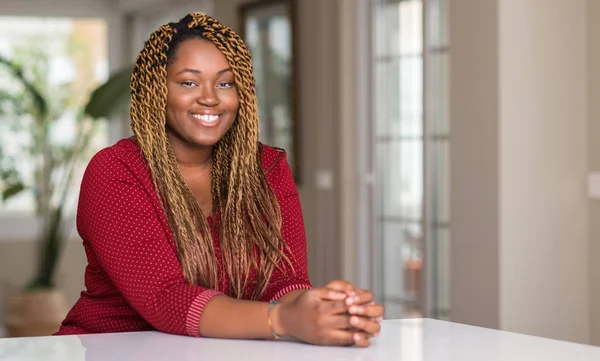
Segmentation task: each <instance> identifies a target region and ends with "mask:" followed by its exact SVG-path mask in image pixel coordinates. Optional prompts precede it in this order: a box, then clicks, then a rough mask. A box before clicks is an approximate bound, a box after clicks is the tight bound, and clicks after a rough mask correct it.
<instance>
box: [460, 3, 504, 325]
mask: <svg viewBox="0 0 600 361" xmlns="http://www.w3.org/2000/svg"><path fill="white" fill-rule="evenodd" d="M450 27H451V29H450V44H451V46H450V120H451V124H450V129H451V130H452V150H451V152H450V155H451V156H450V174H451V179H450V185H451V187H450V206H451V209H450V214H451V215H452V230H451V232H452V233H451V240H450V247H451V249H450V308H451V315H450V317H451V319H452V320H455V321H458V322H463V323H467V324H473V325H478V326H484V327H491V328H499V327H500V318H499V317H500V315H499V312H500V309H499V307H500V306H499V302H500V299H499V292H500V291H499V277H500V276H499V258H498V251H499V242H500V239H499V237H500V234H499V209H498V202H499V179H498V178H499V154H498V153H499V149H498V143H499V139H498V128H499V125H498V123H499V111H498V107H499V96H498V92H499V89H498V88H499V79H498V43H497V40H496V39H497V38H498V19H497V7H496V2H495V1H470V0H452V1H450ZM474 29H476V30H474Z"/></svg>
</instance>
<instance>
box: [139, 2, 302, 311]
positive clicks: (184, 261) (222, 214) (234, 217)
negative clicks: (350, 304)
mask: <svg viewBox="0 0 600 361" xmlns="http://www.w3.org/2000/svg"><path fill="white" fill-rule="evenodd" d="M191 38H202V39H205V40H208V41H211V42H212V43H213V44H215V45H216V46H217V48H218V49H219V50H220V51H221V52H222V53H223V55H225V57H226V58H227V62H228V63H229V66H230V67H231V69H232V71H233V75H234V80H235V84H236V86H237V89H238V98H239V109H238V114H237V118H236V120H235V121H234V123H233V125H232V127H231V129H230V130H229V131H228V132H227V133H226V134H225V136H224V137H223V138H222V139H221V140H219V142H218V143H217V144H215V146H214V147H213V168H212V197H213V208H216V210H217V211H216V212H213V215H212V216H213V217H214V219H213V225H215V224H216V225H217V230H218V234H219V240H220V247H221V250H222V255H223V263H224V265H225V269H226V271H227V275H228V278H229V281H230V282H229V284H230V290H229V291H230V293H231V294H232V295H233V296H234V297H237V298H243V297H245V296H246V297H251V298H252V299H257V298H258V297H259V296H260V295H261V294H262V293H263V292H264V291H265V289H266V288H267V285H268V283H269V280H270V278H271V275H272V273H273V271H274V270H275V269H276V268H279V269H281V270H282V271H284V269H285V268H287V267H288V266H289V267H290V268H291V269H292V271H293V268H292V264H291V262H290V260H289V258H288V257H287V256H286V254H285V253H284V250H285V249H287V245H286V244H285V242H284V240H283V238H282V235H281V223H282V219H281V210H280V208H279V204H278V202H277V199H276V197H275V195H274V193H273V191H272V190H271V188H270V186H269V185H268V183H267V180H266V177H265V175H264V173H263V169H262V164H261V155H260V152H261V151H260V146H259V145H260V144H259V140H258V139H259V129H258V124H259V122H258V111H257V109H258V108H257V103H256V91H255V88H254V76H253V73H252V63H251V59H250V52H249V51H248V49H247V48H246V45H245V44H244V42H243V41H242V40H241V38H240V37H239V36H238V35H237V34H235V33H234V32H233V30H231V29H230V28H229V27H227V26H224V25H223V24H221V23H219V22H218V21H217V20H215V19H213V18H211V17H210V16H208V15H205V14H200V13H192V14H189V15H187V16H185V17H184V18H183V19H181V20H180V21H179V22H177V23H169V24H166V25H163V26H161V27H160V28H159V29H158V30H156V31H155V32H154V33H153V34H152V35H150V38H149V39H148V40H147V42H146V44H145V46H144V48H143V49H142V51H141V52H140V53H139V55H138V58H137V61H136V64H135V68H134V71H133V75H132V77H131V90H132V94H131V111H130V115H131V127H132V129H133V132H134V135H135V138H136V140H137V142H138V144H139V146H140V149H141V152H142V154H143V156H144V158H145V160H146V162H147V165H148V167H149V169H150V172H151V174H152V179H153V182H154V188H155V191H156V193H157V194H158V196H159V199H160V201H161V204H162V208H163V210H164V212H165V215H166V218H167V221H168V223H169V226H170V229H171V232H172V234H173V237H174V240H175V244H176V246H177V252H178V257H179V261H180V263H181V266H182V270H183V274H184V276H185V279H186V281H187V282H189V283H190V284H195V285H201V286H204V287H208V288H212V289H217V287H218V276H217V274H218V267H217V263H218V262H217V258H216V255H215V250H214V247H213V238H212V233H211V229H210V226H209V224H208V222H207V220H206V219H205V217H204V215H203V213H202V211H201V209H200V206H199V205H198V203H197V201H196V200H195V198H194V196H193V195H192V192H191V191H190V189H189V188H188V187H187V186H186V184H185V182H184V180H183V177H182V175H181V173H180V172H179V168H178V166H177V160H176V159H175V155H174V153H173V150H172V149H171V146H170V144H169V142H168V139H167V134H166V129H165V124H166V105H167V104H166V103H167V86H166V78H167V70H166V69H167V64H168V63H169V62H171V61H173V58H174V56H175V52H176V50H177V45H178V44H180V43H181V42H183V41H185V40H187V39H191ZM251 269H255V270H256V271H257V272H256V275H257V276H256V280H249V274H250V270H251ZM250 283H253V284H254V286H255V287H254V290H253V292H252V295H251V296H248V295H249V293H248V287H249V285H250Z"/></svg>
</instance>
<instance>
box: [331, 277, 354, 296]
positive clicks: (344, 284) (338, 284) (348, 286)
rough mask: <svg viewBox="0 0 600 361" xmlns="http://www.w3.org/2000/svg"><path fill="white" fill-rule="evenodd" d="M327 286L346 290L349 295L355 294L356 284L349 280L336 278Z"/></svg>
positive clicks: (336, 289) (341, 290)
mask: <svg viewBox="0 0 600 361" xmlns="http://www.w3.org/2000/svg"><path fill="white" fill-rule="evenodd" d="M325 288H329V289H331V290H335V291H339V292H344V293H345V294H346V295H347V296H354V295H355V290H354V285H353V284H352V283H350V282H348V281H342V280H335V281H331V282H329V283H328V284H326V285H325Z"/></svg>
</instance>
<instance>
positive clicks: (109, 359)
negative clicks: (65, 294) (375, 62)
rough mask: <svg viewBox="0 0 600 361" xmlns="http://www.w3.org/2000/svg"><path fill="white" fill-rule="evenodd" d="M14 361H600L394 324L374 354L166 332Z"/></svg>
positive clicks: (67, 339)
mask: <svg viewBox="0 0 600 361" xmlns="http://www.w3.org/2000/svg"><path fill="white" fill-rule="evenodd" d="M0 360H2V361H5V360H10V361H37V360H40V361H41V360H44V361H54V360H56V361H58V360H60V361H80V360H81V361H83V360H85V361H100V360H101V361H131V360H144V361H146V360H147V361H187V360H193V361H201V360H223V361H228V360H235V361H242V360H251V361H252V360H256V361H269V360H284V361H296V360H298V361H300V360H302V361H319V360H327V361H336V360H339V361H342V360H343V361H362V360H365V361H371V360H373V361H374V360H395V361H442V360H443V361H446V360H448V361H525V360H527V361H530V360H532V361H533V360H535V361H537V360H540V361H587V360H589V361H592V360H594V361H599V360H600V347H593V346H587V345H580V344H575V343H569V342H562V341H555V340H550V339H544V338H539V337H532V336H525V335H519V334H515V333H510V332H503V331H496V330H490V329H485V328H479V327H472V326H465V325H460V324H456V323H450V322H444V321H437V320H430V319H413V320H389V321H384V322H383V329H382V332H381V336H380V337H378V338H377V339H376V340H374V341H373V344H372V345H371V347H369V348H367V349H359V348H338V347H318V346H311V345H305V344H300V343H293V342H279V341H277V342H276V341H235V340H217V339H195V338H192V337H185V336H174V335H168V334H163V333H159V332H134V333H122V334H103V335H85V336H60V337H59V336H54V337H31V338H14V339H0Z"/></svg>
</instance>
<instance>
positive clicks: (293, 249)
mask: <svg viewBox="0 0 600 361" xmlns="http://www.w3.org/2000/svg"><path fill="white" fill-rule="evenodd" d="M267 179H268V180H269V182H270V184H271V187H272V188H273V191H274V192H275V195H276V197H277V200H278V201H279V206H280V208H281V215H282V219H283V223H282V235H283V239H284V241H285V242H286V243H287V245H288V247H289V251H286V255H287V256H288V257H289V259H290V261H291V262H292V265H293V267H294V271H295V273H291V272H288V273H282V272H281V271H280V270H279V269H276V270H275V271H273V275H272V276H271V281H270V283H269V286H268V287H267V290H266V291H265V293H264V294H263V295H262V297H261V300H263V301H268V302H270V301H273V300H278V299H279V298H281V297H282V296H283V295H285V294H286V293H288V292H290V291H294V290H298V289H310V288H311V287H312V286H311V283H310V280H309V278H308V267H307V255H306V253H307V252H306V232H305V230H304V219H303V217H302V207H301V205H300V198H299V196H298V190H297V189H296V184H295V183H294V178H293V176H292V171H291V169H290V166H289V164H288V162H287V159H286V156H285V154H284V155H283V157H281V158H280V160H279V161H278V162H277V164H275V165H274V166H273V168H272V169H271V170H270V171H269V173H267ZM288 268H289V267H287V268H284V269H288Z"/></svg>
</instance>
